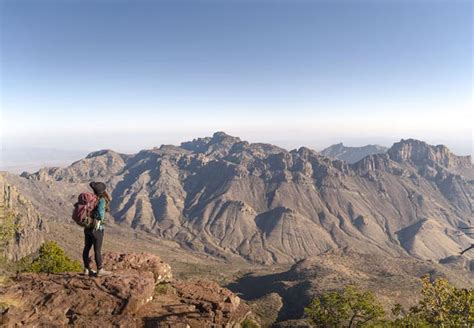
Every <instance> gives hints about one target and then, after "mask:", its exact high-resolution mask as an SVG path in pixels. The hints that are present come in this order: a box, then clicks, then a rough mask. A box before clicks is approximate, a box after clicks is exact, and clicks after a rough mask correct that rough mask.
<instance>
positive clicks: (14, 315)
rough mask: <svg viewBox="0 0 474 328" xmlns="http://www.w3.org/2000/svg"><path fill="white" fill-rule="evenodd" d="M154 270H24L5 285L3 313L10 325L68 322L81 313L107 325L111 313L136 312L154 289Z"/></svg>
mask: <svg viewBox="0 0 474 328" xmlns="http://www.w3.org/2000/svg"><path fill="white" fill-rule="evenodd" d="M154 287H155V283H154V279H153V275H152V274H151V273H146V272H142V273H136V272H135V273H121V274H120V275H112V276H107V277H98V278H90V277H86V276H81V275H79V274H72V273H71V274H55V275H45V274H22V275H18V276H16V277H14V278H13V280H12V284H11V285H9V286H7V287H3V288H2V296H0V301H1V302H2V303H4V304H8V305H9V306H8V308H7V310H6V311H5V312H4V313H3V315H2V317H1V322H2V324H3V325H6V326H12V327H14V326H18V325H20V326H40V327H51V326H66V325H69V324H74V322H75V321H76V320H77V319H78V317H94V318H95V320H96V321H97V323H98V324H96V325H95V326H99V325H103V324H104V323H105V322H104V321H103V320H104V319H103V318H105V317H107V316H110V315H132V314H134V313H136V311H137V310H138V309H139V308H140V307H141V306H142V305H143V304H145V303H147V302H149V301H150V300H151V298H152V297H153V293H154Z"/></svg>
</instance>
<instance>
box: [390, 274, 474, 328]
mask: <svg viewBox="0 0 474 328" xmlns="http://www.w3.org/2000/svg"><path fill="white" fill-rule="evenodd" d="M421 295H422V297H421V300H420V301H419V302H418V304H417V305H416V306H413V307H411V308H410V309H409V310H408V311H405V310H403V308H401V306H398V307H397V308H395V309H394V311H393V312H394V314H396V315H398V318H397V319H396V320H395V321H394V322H395V323H396V324H397V325H398V326H399V327H473V326H474V289H460V288H456V287H454V286H453V285H451V284H450V283H449V282H448V281H447V280H446V279H443V278H438V279H435V280H431V279H430V278H429V276H425V277H423V278H422V290H421Z"/></svg>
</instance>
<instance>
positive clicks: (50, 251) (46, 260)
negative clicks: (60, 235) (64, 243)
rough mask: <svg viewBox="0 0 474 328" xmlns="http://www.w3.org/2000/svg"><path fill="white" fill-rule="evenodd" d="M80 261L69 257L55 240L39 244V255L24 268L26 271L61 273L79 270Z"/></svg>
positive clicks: (80, 267)
mask: <svg viewBox="0 0 474 328" xmlns="http://www.w3.org/2000/svg"><path fill="white" fill-rule="evenodd" d="M81 270H82V266H81V263H80V262H79V261H76V260H72V259H71V258H69V257H68V256H67V255H66V253H65V252H64V249H62V248H61V247H60V246H59V245H58V244H57V243H56V242H55V241H47V242H45V243H43V245H41V247H40V249H39V255H38V257H36V258H35V259H34V260H33V262H32V263H31V264H30V265H29V266H27V267H26V268H25V271H28V272H44V273H61V272H79V271H81Z"/></svg>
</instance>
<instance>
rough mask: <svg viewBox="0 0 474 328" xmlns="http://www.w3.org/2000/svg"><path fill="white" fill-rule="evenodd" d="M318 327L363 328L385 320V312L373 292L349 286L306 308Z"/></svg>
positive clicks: (330, 293) (329, 293) (306, 312)
mask: <svg viewBox="0 0 474 328" xmlns="http://www.w3.org/2000/svg"><path fill="white" fill-rule="evenodd" d="M305 314H306V316H307V317H308V319H309V320H310V321H311V323H313V324H315V325H316V326H317V327H350V328H352V327H362V326H364V325H368V324H369V323H370V322H374V321H377V319H380V318H383V316H384V314H385V313H384V310H383V308H382V305H380V304H379V303H378V301H377V300H376V298H375V295H374V294H373V293H372V292H371V291H362V290H360V289H358V288H357V287H356V286H352V285H348V286H346V287H345V288H344V289H343V290H340V291H330V292H326V293H324V294H323V295H321V297H319V298H315V299H314V300H313V302H312V303H311V304H310V305H309V306H308V307H307V308H305Z"/></svg>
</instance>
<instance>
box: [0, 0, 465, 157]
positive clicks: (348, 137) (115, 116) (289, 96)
mask: <svg viewBox="0 0 474 328" xmlns="http://www.w3.org/2000/svg"><path fill="white" fill-rule="evenodd" d="M0 10H1V17H0V19H1V26H0V28H1V53H0V55H1V72H0V73H1V98H2V99H1V100H2V102H1V108H2V117H1V122H2V127H1V128H2V132H3V145H4V147H12V146H19V145H28V146H29V147H54V148H63V149H64V148H71V147H76V148H82V149H97V148H113V149H116V150H120V151H128V152H130V151H135V150H138V149H142V148H148V147H151V146H153V145H159V144H161V143H175V144H176V143H178V142H179V141H183V140H188V139H190V138H193V137H197V136H205V135H210V134H211V133H212V132H213V131H217V130H224V131H226V132H228V133H230V134H233V135H239V136H241V137H242V138H244V139H248V140H250V141H263V142H273V143H278V144H280V145H282V146H285V147H288V148H292V147H297V146H299V145H303V144H304V145H307V146H310V147H313V148H316V149H318V148H321V147H322V146H325V145H328V144H330V143H335V142H339V141H343V142H345V143H347V144H349V145H360V144H365V143H368V142H371V143H380V144H384V145H389V144H391V143H392V142H394V141H398V140H399V139H400V138H408V137H415V138H419V139H424V140H426V141H429V142H431V143H445V144H447V145H448V146H450V147H451V148H452V149H454V150H455V151H456V152H458V153H460V154H468V153H472V139H473V132H472V121H473V114H472V112H473V106H472V105H473V104H472V91H473V86H472V72H473V70H472V41H473V39H472V28H473V26H472V14H473V10H472V4H471V1H418V2H417V1H328V2H325V1H170V2H165V1H72V0H71V1H67V0H64V1H21V0H15V1H5V0H0Z"/></svg>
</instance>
